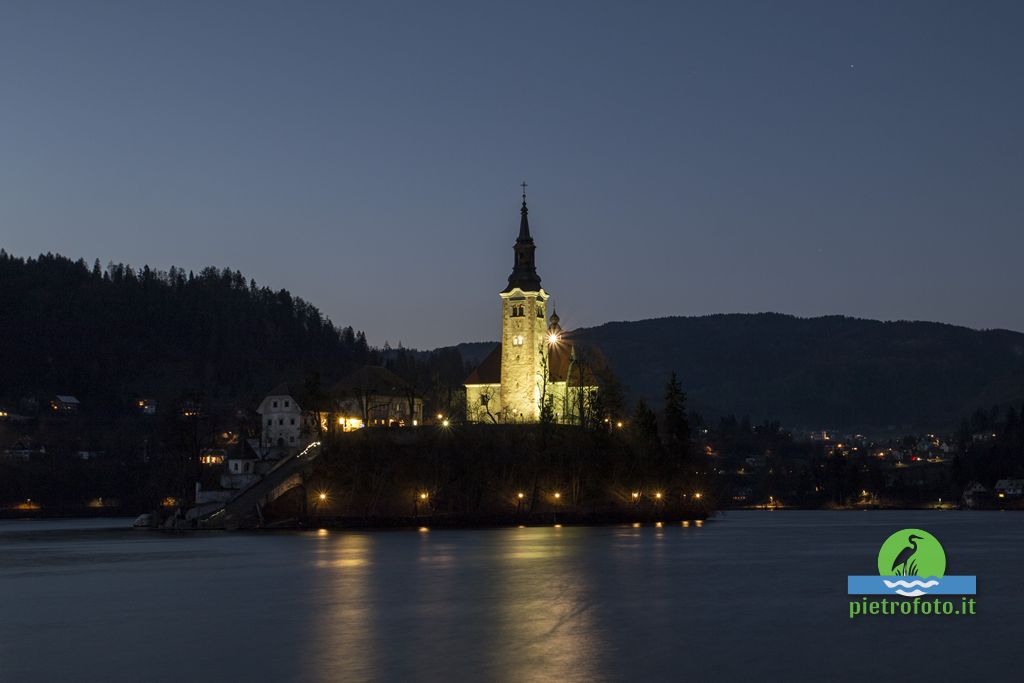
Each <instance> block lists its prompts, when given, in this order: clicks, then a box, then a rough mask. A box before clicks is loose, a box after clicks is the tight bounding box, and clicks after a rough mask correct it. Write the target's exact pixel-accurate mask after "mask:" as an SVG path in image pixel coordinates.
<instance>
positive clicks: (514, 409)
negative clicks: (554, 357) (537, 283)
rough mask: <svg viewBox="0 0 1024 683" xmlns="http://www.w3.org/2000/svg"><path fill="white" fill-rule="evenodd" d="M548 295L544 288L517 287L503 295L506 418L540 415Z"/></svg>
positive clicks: (503, 358) (536, 416) (503, 389)
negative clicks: (537, 289)
mask: <svg viewBox="0 0 1024 683" xmlns="http://www.w3.org/2000/svg"><path fill="white" fill-rule="evenodd" d="M547 298H548V296H547V294H546V293H545V292H544V290H541V291H539V292H523V291H521V290H518V289H516V290H513V291H512V292H509V293H507V294H505V293H503V294H502V295H501V305H502V325H501V327H502V335H501V406H502V409H503V410H504V413H505V419H506V421H510V422H515V421H520V420H527V421H534V420H536V419H538V418H539V417H540V408H539V406H540V396H541V391H542V390H543V379H544V374H543V371H544V367H545V365H546V359H547V303H546V302H547ZM492 412H493V409H492Z"/></svg>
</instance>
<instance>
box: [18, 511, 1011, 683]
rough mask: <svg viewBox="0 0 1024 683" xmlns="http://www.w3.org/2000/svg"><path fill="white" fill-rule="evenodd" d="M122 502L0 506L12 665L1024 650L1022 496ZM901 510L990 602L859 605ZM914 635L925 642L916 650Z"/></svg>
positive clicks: (806, 675) (910, 668)
mask: <svg viewBox="0 0 1024 683" xmlns="http://www.w3.org/2000/svg"><path fill="white" fill-rule="evenodd" d="M112 523H113V524H123V522H117V521H114V522H112V521H111V520H103V521H102V522H94V521H87V520H72V521H63V520H62V521H56V522H46V523H33V522H0V681H7V680H20V679H30V680H81V681H93V680H95V681H139V680H145V681H164V680H166V681H180V680H190V681H207V680H210V681H230V680H296V681H339V680H344V681H359V680H374V679H378V680H396V681H399V680H400V681H407V680H442V679H447V680H451V679H456V680H493V681H532V680H573V681H577V680H578V681H601V680H638V679H642V678H652V679H666V678H672V679H676V678H691V679H693V680H736V679H741V678H749V677H759V678H761V679H762V680H781V679H787V680H802V679H807V680H822V679H823V678H824V679H827V680H856V679H863V678H865V677H870V676H871V675H873V674H877V673H879V672H881V671H883V670H884V671H885V672H886V673H887V675H886V676H885V678H888V677H889V676H893V677H901V678H902V680H918V679H920V678H927V677H929V676H930V677H931V678H936V677H937V678H948V677H950V676H951V675H953V674H954V673H959V672H963V676H966V677H967V678H969V679H977V678H980V677H982V676H984V675H986V674H989V675H992V674H994V673H996V672H998V671H1000V670H1003V671H1005V670H1010V668H1012V667H1013V666H1014V661H1013V660H1014V659H1015V653H1016V651H1017V649H1016V642H1017V635H1016V634H1017V633H1018V632H1019V627H1020V615H1021V613H1022V612H1024V592H1022V586H1021V582H1020V581H1019V580H1018V578H1017V577H1018V575H1019V567H1020V566H1022V565H1024V515H1015V514H999V513H955V512H941V513H914V512H872V513H828V512H818V513H815V512H781V513H780V512H773V513H763V512H750V513H728V514H725V515H723V516H721V517H720V518H719V519H717V520H715V521H713V522H710V523H707V524H704V525H702V526H697V525H689V526H684V525H681V524H668V523H666V524H663V525H662V526H661V527H656V526H653V525H646V526H642V527H639V528H634V527H632V526H622V527H599V528H578V527H565V528H554V527H536V528H516V529H490V530H480V531H443V530H434V529H431V530H427V531H423V532H419V533H418V532H417V530H415V529H413V530H410V531H387V532H372V533H371V532H339V531H325V530H314V531H310V532H306V533H264V534H223V533H190V534H171V535H165V534H159V533H149V532H136V531H131V530H125V529H123V528H109V527H110V525H111V524H112ZM105 527H106V528H105ZM903 527H921V528H925V529H928V530H930V531H932V532H933V533H935V534H936V535H937V536H938V537H939V538H940V540H941V541H942V542H943V544H944V545H945V546H946V550H947V554H948V556H949V562H950V569H949V570H950V572H951V573H973V574H977V575H978V586H979V596H978V600H979V611H980V614H979V615H978V616H977V617H975V618H971V619H964V618H961V619H945V620H934V619H932V620H928V619H917V620H914V619H909V620H908V619H877V620H873V621H867V620H862V621H854V622H851V621H850V620H849V618H848V616H847V597H846V595H845V586H846V575H847V574H857V573H870V572H871V571H873V565H874V562H875V554H876V553H877V550H878V546H879V545H880V543H881V541H882V540H884V538H885V537H886V536H888V534H889V533H891V532H892V531H895V530H896V529H899V528H903ZM893 643H905V644H908V645H907V647H909V648H911V649H910V650H908V649H906V648H905V647H897V648H894V647H893ZM914 643H927V650H928V653H929V654H928V656H927V657H907V656H906V654H907V652H909V651H911V650H913V648H914V647H917V646H916V645H912V644H914Z"/></svg>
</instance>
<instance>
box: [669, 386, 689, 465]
mask: <svg viewBox="0 0 1024 683" xmlns="http://www.w3.org/2000/svg"><path fill="white" fill-rule="evenodd" d="M665 433H666V435H667V437H668V446H669V449H670V451H671V452H672V453H673V454H674V455H675V456H676V457H677V458H679V459H684V458H686V457H687V455H689V450H690V423H689V421H688V420H687V419H686V393H685V392H684V391H683V388H682V386H681V385H680V384H679V378H678V377H677V376H676V373H675V372H673V373H672V375H671V377H669V380H668V384H667V385H665Z"/></svg>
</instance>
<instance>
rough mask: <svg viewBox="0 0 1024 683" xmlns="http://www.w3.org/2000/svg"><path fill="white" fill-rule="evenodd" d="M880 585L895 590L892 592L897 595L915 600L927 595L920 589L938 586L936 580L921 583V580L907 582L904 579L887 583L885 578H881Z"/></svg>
mask: <svg viewBox="0 0 1024 683" xmlns="http://www.w3.org/2000/svg"><path fill="white" fill-rule="evenodd" d="M882 583H884V584H885V585H886V586H887V587H889V588H895V589H896V590H895V591H893V592H895V593H896V594H897V595H903V596H906V597H908V598H916V597H917V596H919V595H927V594H928V593H927V591H924V590H921V589H922V588H933V587H935V586H938V585H939V581H938V579H930V580H928V581H922V580H921V579H915V580H913V581H907V580H906V579H896V580H895V581H889V580H888V579H886V578H885V577H882Z"/></svg>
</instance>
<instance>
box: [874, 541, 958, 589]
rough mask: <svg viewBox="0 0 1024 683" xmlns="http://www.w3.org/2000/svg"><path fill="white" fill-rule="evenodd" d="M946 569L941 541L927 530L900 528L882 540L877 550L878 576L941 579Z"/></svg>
mask: <svg viewBox="0 0 1024 683" xmlns="http://www.w3.org/2000/svg"><path fill="white" fill-rule="evenodd" d="M945 572H946V553H945V551H944V550H943V549H942V544H941V543H939V541H938V540H937V539H936V538H935V537H934V536H932V535H931V534H930V533H928V532H927V531H922V530H921V529H903V530H902V531H897V532H896V533H894V534H893V535H892V536H890V537H889V538H887V539H885V543H883V544H882V549H881V550H879V551H878V574H879V576H919V577H921V578H929V577H933V576H934V577H935V578H941V577H942V575H943V574H944V573H945Z"/></svg>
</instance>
